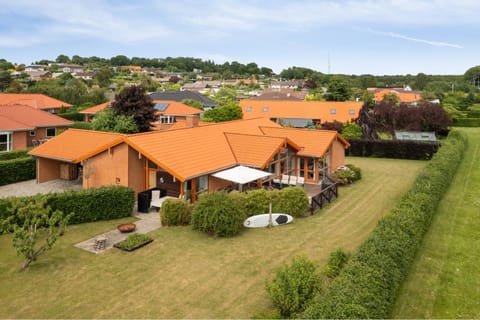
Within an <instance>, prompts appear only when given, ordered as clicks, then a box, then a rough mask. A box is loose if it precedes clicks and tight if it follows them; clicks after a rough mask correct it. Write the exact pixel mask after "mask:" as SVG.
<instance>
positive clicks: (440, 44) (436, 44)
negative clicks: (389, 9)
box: [364, 29, 464, 49]
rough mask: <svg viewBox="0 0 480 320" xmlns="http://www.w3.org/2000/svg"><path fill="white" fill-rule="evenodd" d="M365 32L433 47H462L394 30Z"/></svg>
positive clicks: (369, 30) (461, 47)
mask: <svg viewBox="0 0 480 320" xmlns="http://www.w3.org/2000/svg"><path fill="white" fill-rule="evenodd" d="M364 30H365V31H367V32H370V33H373V34H379V35H382V36H387V37H391V38H397V39H403V40H407V41H413V42H420V43H425V44H428V45H431V46H434V47H450V48H456V49H463V48H464V47H463V46H461V45H459V44H455V43H448V42H441V41H432V40H425V39H419V38H413V37H409V36H405V35H402V34H398V33H394V32H383V31H377V30H372V29H364Z"/></svg>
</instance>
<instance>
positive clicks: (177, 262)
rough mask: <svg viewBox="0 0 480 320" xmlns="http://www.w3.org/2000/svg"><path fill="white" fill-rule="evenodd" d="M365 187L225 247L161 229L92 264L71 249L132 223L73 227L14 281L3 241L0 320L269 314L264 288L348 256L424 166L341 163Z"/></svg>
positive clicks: (11, 257) (185, 231)
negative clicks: (287, 266) (300, 262)
mask: <svg viewBox="0 0 480 320" xmlns="http://www.w3.org/2000/svg"><path fill="white" fill-rule="evenodd" d="M347 162H348V163H353V164H355V165H357V166H359V167H360V168H362V173H363V179H362V180H360V181H359V182H357V183H356V184H354V185H351V186H348V187H344V188H340V191H339V192H340V198H339V199H337V200H336V201H335V202H334V203H332V204H330V205H329V206H328V207H327V208H326V209H323V210H322V211H321V212H320V213H318V214H316V215H315V216H312V217H308V218H303V219H298V220H296V221H295V222H294V223H293V224H290V225H285V226H282V227H278V228H269V229H261V230H246V231H244V232H243V233H242V234H241V235H240V236H237V237H234V238H229V239H218V238H211V237H208V236H206V235H204V234H202V233H199V232H195V231H192V230H191V229H190V228H189V227H169V228H161V229H159V230H157V231H154V232H152V233H150V234H151V235H152V236H153V237H154V239H155V241H154V242H153V243H151V244H149V245H148V246H146V247H144V248H142V249H140V250H138V251H135V252H131V253H126V252H122V251H119V250H116V249H112V250H109V251H107V252H105V253H102V254H99V255H95V254H92V253H88V252H85V251H82V250H80V249H77V248H75V247H73V245H74V244H75V243H78V242H80V241H83V240H85V239H87V238H90V237H92V236H95V235H97V234H100V233H102V232H105V231H108V230H111V229H113V228H115V226H116V225H117V224H119V223H120V222H125V221H132V220H134V218H126V219H121V220H116V221H108V222H97V223H89V224H83V225H75V226H70V227H69V230H68V232H67V233H66V235H65V236H64V237H63V238H60V241H59V243H57V245H56V246H55V247H54V249H53V250H52V251H51V252H48V253H47V254H46V255H44V256H41V257H40V259H39V261H37V262H35V263H33V264H32V265H31V267H30V269H29V270H27V271H26V272H19V268H20V266H21V263H22V259H21V257H18V256H16V254H15V252H14V251H13V249H12V246H11V238H10V236H7V235H4V236H0V252H1V255H0V301H1V305H2V307H1V308H0V318H249V317H251V316H252V315H254V314H259V313H262V312H269V311H270V310H271V308H272V305H271V303H270V301H269V298H268V296H267V294H266V291H265V288H264V282H265V280H266V279H270V278H271V277H272V275H273V273H272V270H274V269H275V267H278V266H279V265H281V264H282V263H284V262H289V261H290V259H291V258H292V257H293V256H294V255H296V254H300V253H303V254H305V255H307V256H308V257H309V258H311V259H313V260H315V261H317V262H319V263H320V264H322V265H323V264H324V263H325V262H326V259H327V257H328V255H329V253H330V252H331V251H333V250H334V249H336V248H338V247H341V248H343V249H345V250H347V251H353V250H355V249H356V248H357V246H358V245H359V244H360V243H361V242H362V241H363V240H364V239H365V237H366V236H367V235H368V234H369V233H370V231H371V230H373V228H374V227H375V225H376V223H377V221H378V220H379V219H380V218H381V217H382V216H384V215H385V214H387V213H388V211H389V209H390V208H391V207H392V206H393V204H394V203H395V201H396V200H397V199H398V198H399V197H400V196H401V195H402V194H403V193H405V192H406V191H407V190H408V189H409V188H410V186H411V183H412V182H413V180H414V178H415V176H416V174H417V173H418V172H419V170H420V169H421V168H423V166H424V165H425V162H422V161H411V160H391V159H364V158H348V159H347Z"/></svg>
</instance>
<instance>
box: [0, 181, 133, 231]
mask: <svg viewBox="0 0 480 320" xmlns="http://www.w3.org/2000/svg"><path fill="white" fill-rule="evenodd" d="M38 198H43V199H45V201H46V204H47V205H48V206H50V207H51V208H52V211H55V210H59V211H62V212H65V213H73V215H72V216H71V217H70V219H69V223H70V224H77V223H84V222H93V221H99V220H111V219H118V218H123V217H128V216H130V215H131V214H132V211H133V206H134V203H135V192H134V190H133V189H131V188H127V187H123V186H112V187H103V188H99V189H87V190H81V191H67V192H61V193H49V194H46V195H41V194H37V195H35V196H29V197H21V198H20V199H23V200H28V199H38ZM16 200H17V198H15V197H9V198H3V199H0V234H1V233H4V232H7V231H11V229H10V228H9V227H8V226H9V225H10V224H17V225H21V224H23V221H21V220H20V218H19V216H18V215H17V214H16V211H15V208H14V204H15V201H16Z"/></svg>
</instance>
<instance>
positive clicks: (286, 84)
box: [268, 80, 302, 89]
mask: <svg viewBox="0 0 480 320" xmlns="http://www.w3.org/2000/svg"><path fill="white" fill-rule="evenodd" d="M301 86H302V81H294V80H292V81H272V82H271V83H270V84H269V86H268V87H269V88H272V89H297V88H298V87H301Z"/></svg>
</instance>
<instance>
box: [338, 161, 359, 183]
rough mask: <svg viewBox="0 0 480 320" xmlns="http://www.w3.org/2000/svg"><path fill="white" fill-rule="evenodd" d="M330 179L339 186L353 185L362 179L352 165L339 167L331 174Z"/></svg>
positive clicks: (356, 168)
mask: <svg viewBox="0 0 480 320" xmlns="http://www.w3.org/2000/svg"><path fill="white" fill-rule="evenodd" d="M332 178H333V179H334V180H335V181H336V182H337V183H339V184H341V185H346V184H349V183H353V182H355V181H357V180H360V179H361V178H362V171H361V170H360V168H358V167H356V166H354V165H353V164H347V165H345V166H341V167H339V168H338V169H337V170H335V171H334V172H333V173H332Z"/></svg>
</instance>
